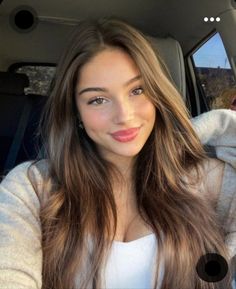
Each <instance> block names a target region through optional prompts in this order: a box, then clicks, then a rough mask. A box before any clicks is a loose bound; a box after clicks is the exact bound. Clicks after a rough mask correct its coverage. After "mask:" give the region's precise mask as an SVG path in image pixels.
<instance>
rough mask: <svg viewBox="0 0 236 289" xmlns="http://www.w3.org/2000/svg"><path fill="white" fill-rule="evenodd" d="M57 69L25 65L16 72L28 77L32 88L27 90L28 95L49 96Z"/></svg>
mask: <svg viewBox="0 0 236 289" xmlns="http://www.w3.org/2000/svg"><path fill="white" fill-rule="evenodd" d="M55 69H56V68H55V67H53V66H40V65H23V66H21V67H18V68H16V69H15V72H17V73H24V74H26V75H27V76H28V78H29V81H30V86H29V87H28V88H26V89H25V93H26V94H29V93H33V94H40V95H48V93H49V88H50V84H51V81H52V78H53V76H54V74H55Z"/></svg>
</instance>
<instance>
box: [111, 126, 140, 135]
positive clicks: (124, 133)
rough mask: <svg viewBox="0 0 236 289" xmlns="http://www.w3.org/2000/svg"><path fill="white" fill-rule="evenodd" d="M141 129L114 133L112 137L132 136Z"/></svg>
mask: <svg viewBox="0 0 236 289" xmlns="http://www.w3.org/2000/svg"><path fill="white" fill-rule="evenodd" d="M139 129H140V128H139V127H134V128H129V129H126V130H119V131H116V132H114V133H111V135H112V136H131V135H134V134H135V133H137V132H138V131H139Z"/></svg>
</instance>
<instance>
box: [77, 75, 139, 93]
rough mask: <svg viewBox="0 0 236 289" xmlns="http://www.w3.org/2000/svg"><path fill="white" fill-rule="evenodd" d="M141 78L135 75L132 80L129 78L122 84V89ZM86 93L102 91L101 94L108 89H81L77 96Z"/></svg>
mask: <svg viewBox="0 0 236 289" xmlns="http://www.w3.org/2000/svg"><path fill="white" fill-rule="evenodd" d="M141 78H142V76H141V75H137V76H135V77H133V78H131V79H130V80H128V81H127V82H125V83H124V87H126V86H128V85H129V84H130V83H132V82H134V81H135V80H138V79H141ZM88 91H102V92H108V89H106V88H105V87H87V88H85V89H82V90H81V91H80V92H79V93H78V95H81V94H82V93H84V92H88Z"/></svg>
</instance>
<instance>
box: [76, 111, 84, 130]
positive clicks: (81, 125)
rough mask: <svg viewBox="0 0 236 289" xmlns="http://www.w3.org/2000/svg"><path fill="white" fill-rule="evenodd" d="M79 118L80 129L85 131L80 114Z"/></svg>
mask: <svg viewBox="0 0 236 289" xmlns="http://www.w3.org/2000/svg"><path fill="white" fill-rule="evenodd" d="M77 118H78V120H79V128H80V129H84V126H83V122H82V121H81V120H80V116H79V114H77Z"/></svg>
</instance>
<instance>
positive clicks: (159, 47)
mask: <svg viewBox="0 0 236 289" xmlns="http://www.w3.org/2000/svg"><path fill="white" fill-rule="evenodd" d="M146 37H147V39H148V40H149V41H150V43H151V46H152V48H153V49H154V51H155V52H156V54H157V55H159V56H161V58H162V60H163V61H164V64H165V66H166V70H167V71H166V72H167V74H169V76H170V78H171V79H172V80H173V82H174V84H175V85H176V87H177V89H178V91H179V92H180V94H181V95H182V97H183V99H184V101H186V82H185V81H186V80H185V69H184V58H183V52H182V49H181V47H180V44H179V42H178V41H177V40H175V39H173V38H171V37H167V38H155V37H152V36H146Z"/></svg>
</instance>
